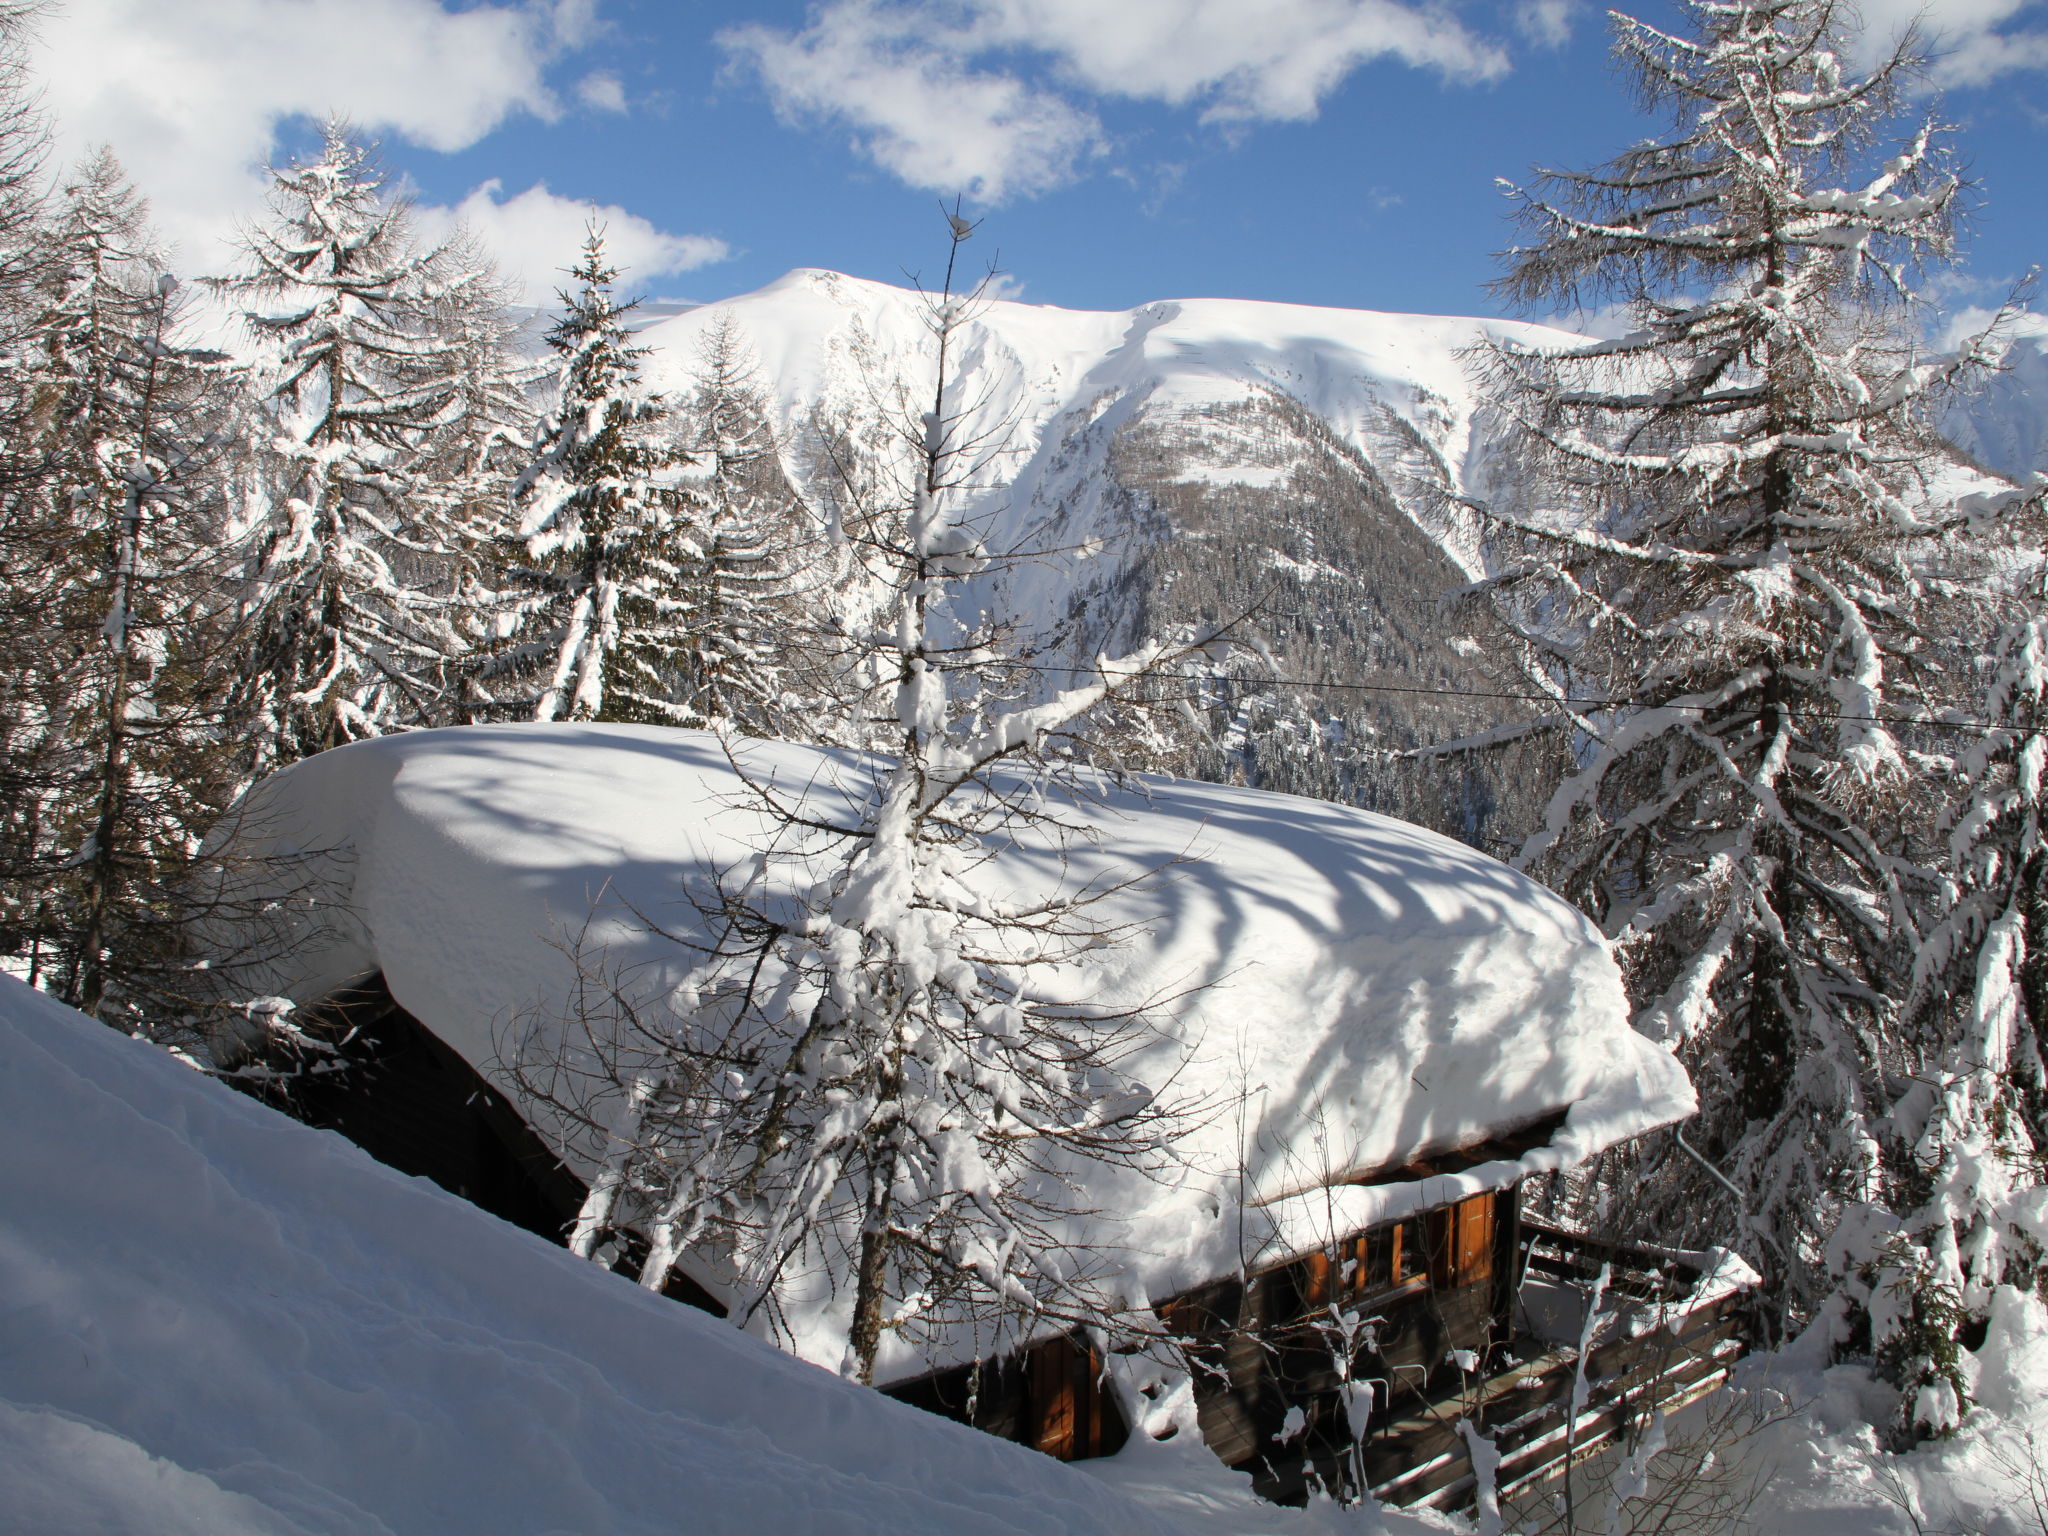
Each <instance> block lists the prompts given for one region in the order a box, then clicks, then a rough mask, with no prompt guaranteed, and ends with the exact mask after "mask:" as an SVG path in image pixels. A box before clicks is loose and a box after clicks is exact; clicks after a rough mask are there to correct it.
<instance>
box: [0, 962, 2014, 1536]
mask: <svg viewBox="0 0 2048 1536" xmlns="http://www.w3.org/2000/svg"><path fill="white" fill-rule="evenodd" d="M0 1166H4V1167H5V1168H6V1169H7V1170H8V1177H7V1178H6V1179H5V1180H0V1531H5V1532H6V1533H7V1536H613V1533H617V1536H627V1533H635V1532H646V1533H649V1536H652V1533H657V1532H659V1533H662V1536H672V1533H674V1532H677V1531H688V1532H692V1533H696V1532H704V1533H733V1536H756V1533H765V1532H774V1533H776V1536H783V1533H802V1532H817V1533H820V1536H825V1533H832V1536H839V1533H858V1532H863V1531H872V1532H876V1533H881V1532H888V1533H891V1536H924V1533H930V1536H940V1533H946V1536H953V1533H967V1532H980V1533H991V1536H993V1533H1005V1536H1007V1533H1042V1536H1086V1533H1091V1532H1101V1533H1104V1536H1150V1533H1154V1532H1159V1533H1166V1532H1175V1533H1178V1536H1380V1533H1386V1536H1422V1533H1424V1532H1427V1531H1432V1530H1435V1531H1443V1530H1461V1529H1464V1526H1463V1525H1462V1523H1461V1522H1456V1521H1452V1520H1449V1519H1448V1518H1443V1517H1435V1516H1411V1515H1402V1514H1398V1513H1382V1512H1380V1511H1377V1510H1373V1509H1350V1510H1345V1509H1339V1508H1337V1507H1335V1506H1333V1505H1330V1504H1322V1505H1318V1506H1316V1507H1313V1508H1310V1509H1307V1510H1300V1511H1296V1510H1287V1509H1279V1508H1275V1507H1273V1506H1270V1505H1263V1504H1260V1503H1258V1502H1256V1501H1255V1500H1254V1499H1253V1498H1252V1497H1251V1495H1250V1492H1249V1484H1248V1483H1247V1482H1246V1480H1244V1479H1243V1478H1241V1477H1238V1476H1237V1475H1235V1474H1233V1473H1230V1472H1227V1471H1226V1470H1224V1469H1223V1468H1222V1467H1221V1466H1220V1465H1219V1464H1217V1463H1216V1462H1214V1461H1213V1459H1210V1458H1208V1456H1207V1453H1206V1452H1203V1451H1201V1450H1200V1449H1199V1448H1197V1447H1194V1446H1191V1445H1180V1444H1171V1443H1170V1444H1165V1445H1152V1444H1149V1443H1148V1444H1144V1445H1142V1446H1136V1447H1134V1448H1133V1449H1132V1450H1131V1451H1129V1452H1127V1453H1126V1454H1124V1455H1122V1456H1119V1457H1117V1458H1114V1459H1112V1460H1109V1461H1104V1462H1093V1463H1083V1464H1081V1465H1080V1466H1077V1467H1065V1466H1061V1465H1060V1464H1058V1463H1056V1462H1053V1461H1050V1460H1048V1459H1046V1458H1044V1457H1041V1456H1039V1455H1038V1454H1036V1453H1035V1452H1031V1451H1027V1450H1024V1449H1022V1448H1021V1447H1018V1446H1013V1445H1009V1444H1006V1443H1004V1442H1002V1441H998V1440H994V1439H990V1438H988V1437H986V1436H983V1435H980V1434H977V1433H975V1432H973V1431H970V1430H966V1429H962V1428H960V1427H958V1426H955V1425H952V1424H948V1423H945V1422H943V1421H941V1420H937V1419H933V1418H929V1417H927V1416H926V1415H923V1414H920V1413H918V1412H916V1411H915V1410H912V1409H908V1408H903V1407H901V1406H899V1405H897V1404H894V1403H891V1402H888V1401H887V1400H885V1399H883V1398H881V1397H879V1396H878V1395H876V1394H873V1393H870V1392H867V1391H864V1390H862V1389H860V1388H856V1387H851V1386H848V1385H846V1384H845V1383H843V1382H840V1381H838V1380H837V1379H836V1378H833V1377H831V1376H829V1375H827V1374H826V1373H824V1372H822V1371H818V1370H815V1369H813V1368H811V1367H809V1366H806V1365H804V1364H802V1363H801V1362H799V1361H796V1360H793V1359H790V1358H789V1357H787V1356H785V1355H782V1354H779V1353H778V1352H776V1351H774V1350H772V1349H769V1348H767V1347H766V1346H764V1345H760V1344H758V1343H756V1342H755V1341H754V1340H752V1339H749V1338H747V1337H745V1336H744V1335H742V1334H739V1333H737V1332H735V1331H734V1330H732V1329H730V1328H728V1327H726V1326H725V1325H723V1324H720V1323H717V1322H715V1321H713V1320H712V1319H710V1318H708V1317H705V1316H703V1315H701V1314H698V1313H694V1312H692V1311H690V1310H689V1309H687V1308H684V1307H681V1306H678V1305H676V1304H675V1303H673V1302H668V1301H664V1300H662V1299H660V1298H656V1297H652V1296H648V1295H647V1294H645V1293H643V1292H642V1291H640V1290H639V1289H638V1288H637V1287H635V1286H633V1285H631V1284H630V1283H628V1282H626V1281H623V1280H620V1279H618V1278H617V1277H615V1276H612V1275H608V1274H605V1273H603V1272H601V1271H600V1270H598V1269H597V1268H596V1267H595V1266H592V1265H588V1264H584V1263H582V1262H580V1261H577V1260H575V1259H572V1258H571V1257H570V1256H569V1255H568V1254H566V1253H564V1252H563V1251H561V1250H560V1249H557V1248H554V1247H551V1246H550V1245H549V1244H547V1243H545V1242H542V1241H541V1240H540V1239H538V1238H535V1237H533V1236H531V1235H529V1234H527V1233H524V1232H521V1231H518V1230H516V1229H514V1228H511V1227H508V1226H505V1225H504V1224H502V1223H500V1222H498V1221H496V1220H494V1219H493V1218H491V1217H489V1216H486V1215H484V1214H483V1213H482V1212H479V1211H477V1210H475V1209H473V1208H472V1207H470V1206H468V1205H466V1204H464V1203H463V1202H462V1201H460V1200H457V1199H456V1198H454V1197H453V1196H451V1195H447V1194H445V1193H443V1192H442V1191H440V1190H438V1189H436V1188H434V1187H433V1186H432V1185H429V1184H427V1183H425V1182H424V1181H421V1180H416V1179H408V1178H405V1177H403V1176H401V1175H399V1174H397V1173H394V1172H392V1171H390V1170H389V1169H386V1168H383V1167H381V1166H379V1165H378V1164H376V1163H374V1162H372V1161H370V1159H368V1158H367V1157H365V1156H364V1155H362V1154H361V1153H360V1152H358V1151H356V1150H355V1149H354V1148H353V1147H351V1146H349V1145H348V1144H347V1143H346V1142H344V1141H342V1140H341V1139H340V1138H338V1137H335V1136H332V1135H327V1134H324V1133H321V1132H317V1131H311V1130H308V1129H306V1128H305V1127H303V1126H300V1125H297V1124H295V1123H293V1122H291V1121H289V1120H286V1119H285V1118H283V1117H282V1116H280V1115H277V1114H275V1113H273V1112H272V1111H270V1110H268V1109H265V1108H263V1107H262V1106H260V1105H258V1104H255V1103H253V1102H251V1101H250V1100H247V1099H245V1098H242V1097H241V1096H239V1095H237V1094H234V1093H232V1092H230V1091H228V1090H227V1089H226V1088H224V1087H222V1086H220V1085H219V1084H217V1083H213V1082H211V1081H209V1080H207V1079H206V1078H204V1077H203V1076H201V1075H200V1074H198V1073H196V1072H194V1071H192V1070H190V1069H189V1068H187V1067H185V1066H183V1065H181V1064H180V1063H178V1062H177V1061H175V1060H174V1059H173V1058H171V1057H169V1056H167V1055H165V1054H163V1053H161V1052H159V1051H157V1050H156V1049H155V1048H153V1047H150V1046H146V1045H142V1044H139V1043H137V1042H135V1041H131V1040H126V1039H123V1038H121V1037H120V1036H118V1035H115V1034H114V1033H112V1032H111V1031H109V1030H107V1029H106V1028H105V1027H104V1026H102V1025H99V1024H96V1023H93V1022H91V1021H89V1020H86V1019H84V1018H82V1017H80V1016H79V1015H77V1014H75V1013H72V1012H71V1011H70V1010H68V1009H65V1008H63V1007H60V1006H59V1005H57V1004H56V1003H54V1002H52V1001H50V1000H49V999H47V998H45V997H42V996H40V995H38V994H35V993H32V992H30V991H29V990H28V988H26V987H24V986H23V985H21V984H20V983H19V982H17V981H14V980H13V979H11V978H0ZM1995 1326H1996V1327H1997V1328H1998V1329H1999V1330H2000V1331H1999V1336H1998V1337H1997V1338H1995V1339H1994V1340H1993V1341H1992V1347H1991V1348H1989V1349H1987V1350H1986V1351H1985V1352H1984V1355H1983V1359H1984V1361H1985V1365H1984V1367H1983V1369H1984V1379H1982V1380H1981V1381H1980V1383H1979V1391H1980V1393H1981V1394H1982V1395H1983V1397H1984V1400H1985V1403H1986V1408H1987V1412H1986V1414H1985V1415H1984V1416H1982V1417H1981V1418H1979V1419H1977V1420H1976V1421H1974V1422H1973V1423H1972V1424H1971V1425H1969V1426H1966V1428H1965V1429H1964V1431H1963V1433H1962V1434H1961V1435H1960V1436H1959V1437H1958V1438H1957V1439H1956V1440H1955V1441H1953V1442H1949V1443H1945V1444H1941V1445H1936V1446H1930V1447H1926V1448H1923V1449H1922V1450H1919V1451H1916V1452H1914V1453H1913V1454H1911V1455H1909V1456H1905V1457H1891V1456H1888V1455H1886V1454H1885V1453H1884V1452H1883V1451H1881V1450H1880V1449H1879V1448H1878V1447H1877V1445H1876V1443H1875V1441H1874V1439H1873V1438H1872V1436H1871V1433H1870V1431H1869V1430H1868V1429H1867V1428H1865V1427H1863V1416H1864V1415H1867V1414H1869V1413H1870V1412H1872V1411H1873V1410H1874V1411H1876V1412H1877V1413H1878V1414H1879V1416H1882V1412H1883V1408H1884V1404H1882V1403H1881V1402H1873V1401H1870V1400H1869V1399H1871V1398H1873V1397H1881V1396H1882V1393H1883V1389H1881V1388H1875V1387H1872V1386H1871V1385H1870V1384H1869V1383H1868V1380H1867V1377H1865V1376H1864V1375H1863V1373H1861V1372H1859V1371H1855V1370H1850V1369H1836V1370H1834V1371H1831V1372H1826V1371H1822V1370H1820V1369H1819V1368H1818V1367H1816V1366H1814V1365H1813V1364H1812V1363H1811V1362H1810V1361H1805V1360H1803V1359H1802V1358H1801V1357H1800V1356H1799V1355H1798V1354H1797V1353H1796V1352H1795V1353H1793V1354H1791V1355H1789V1356H1787V1357H1784V1358H1781V1359H1777V1360H1771V1361H1758V1362H1754V1363H1752V1364H1751V1365H1750V1366H1748V1367H1747V1368H1746V1369H1745V1372H1744V1374H1743V1378H1742V1379H1743V1380H1744V1382H1745V1383H1746V1384H1747V1385H1748V1386H1749V1387H1751V1388H1752V1389H1753V1390H1755V1391H1757V1392H1758V1393H1759V1394H1762V1393H1770V1394H1771V1399H1770V1405H1771V1406H1776V1407H1780V1408H1790V1409H1792V1410H1793V1413H1792V1416H1791V1417H1789V1418H1787V1419H1784V1420H1783V1421H1782V1422H1780V1423H1777V1424H1775V1425H1774V1426H1772V1427H1771V1428H1769V1429H1767V1430H1766V1431H1764V1432H1763V1433H1762V1434H1760V1435H1758V1436H1756V1437H1754V1438H1753V1439H1751V1440H1749V1441H1747V1442H1744V1443H1742V1444H1739V1445H1731V1446H1724V1447H1723V1450H1722V1454H1723V1455H1724V1456H1727V1457H1733V1458H1735V1459H1736V1460H1737V1461H1738V1463H1739V1465H1740V1471H1741V1475H1742V1477H1743V1478H1745V1479H1751V1478H1754V1479H1757V1480H1760V1481H1761V1483H1762V1491H1761V1493H1760V1495H1759V1497H1758V1499H1757V1501H1756V1503H1755V1504H1754V1505H1753V1506H1752V1507H1751V1509H1750V1511H1749V1519H1750V1520H1751V1522H1752V1524H1751V1525H1750V1526H1748V1527H1747V1530H1749V1531H1754V1532H1757V1533H1759V1536H1918V1533H1921V1532H1926V1533H1935V1532H1942V1533H1962V1532H1977V1531H1982V1532H1985V1533H1988V1536H2039V1533H2040V1531H2041V1530H2042V1525H2041V1524H2040V1522H2039V1519H2038V1517H2037V1516H2036V1515H2035V1513H2034V1511H2033V1509H2032V1507H2031V1506H2030V1505H2029V1503H2028V1502H2027V1496H2026V1487H2025V1479H2024V1476H2023V1475H2022V1476H2015V1473H2014V1471H2013V1469H2014V1468H2015V1467H2019V1466H2021V1465H2022V1464H2023V1461H2024V1458H2025V1457H2027V1456H2028V1455H2029V1454H2030V1452H2029V1449H2028V1447H2027V1445H2026V1443H2025V1440H2024V1434H2025V1432H2026V1431H2027V1430H2028V1429H2030V1428H2031V1429H2032V1430H2033V1431H2034V1432H2035V1433H2036V1435H2037V1436H2040V1437H2042V1438H2041V1439H2040V1442H2039V1443H2041V1444H2044V1445H2048V1391H2043V1390H2042V1387H2043V1384H2044V1383H2048V1326H2044V1324H2043V1322H2042V1316H2041V1313H2040V1310H2039V1308H2038V1306H2020V1305H2018V1303H2017V1298H2009V1299H2008V1302H2007V1304H2006V1305H2004V1306H2003V1307H2002V1308H2001V1313H2000V1320H1999V1322H1998V1323H1997V1324H1996V1325H1995ZM1994 1414H1995V1415H1996V1416H1997V1417H1996V1418H1994V1417H1993V1415H1994ZM1686 1429H1687V1426H1686V1423H1685V1422H1684V1421H1681V1422H1680V1423H1679V1424H1678V1425H1676V1426H1674V1431H1673V1438H1674V1440H1675V1441H1676V1440H1682V1439H1683V1438H1684V1435H1685V1433H1686ZM1901 1499H1903V1500H1905V1501H1906V1503H1905V1504H1904V1505H1902V1504H1901V1502H1900V1501H1901ZM1591 1528H1593V1529H1600V1528H1601V1527H1600V1526H1597V1525H1596V1526H1593V1527H1591ZM1618 1529H1620V1530H1628V1529H1629V1526H1627V1525H1626V1524H1624V1525H1622V1526H1620V1527H1618Z"/></svg>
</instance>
